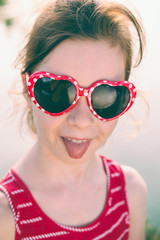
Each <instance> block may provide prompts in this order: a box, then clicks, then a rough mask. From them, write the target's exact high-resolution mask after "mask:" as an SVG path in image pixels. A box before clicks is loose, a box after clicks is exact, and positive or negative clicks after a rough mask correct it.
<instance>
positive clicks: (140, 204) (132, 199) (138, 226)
mask: <svg viewBox="0 0 160 240" xmlns="http://www.w3.org/2000/svg"><path fill="white" fill-rule="evenodd" d="M122 170H123V172H124V176H125V181H126V188H127V194H128V203H129V210H130V237H129V240H134V239H136V240H143V239H145V220H146V201H147V186H146V183H145V181H144V179H143V178H142V176H141V175H140V174H139V173H138V172H137V170H135V169H134V168H132V167H128V166H122Z"/></svg>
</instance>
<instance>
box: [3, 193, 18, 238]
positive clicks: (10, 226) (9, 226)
mask: <svg viewBox="0 0 160 240" xmlns="http://www.w3.org/2000/svg"><path fill="white" fill-rule="evenodd" d="M0 239H5V240H14V239H15V224H14V217H13V214H12V211H11V209H10V207H9V203H8V200H7V198H6V196H5V195H4V194H3V193H2V192H1V191H0Z"/></svg>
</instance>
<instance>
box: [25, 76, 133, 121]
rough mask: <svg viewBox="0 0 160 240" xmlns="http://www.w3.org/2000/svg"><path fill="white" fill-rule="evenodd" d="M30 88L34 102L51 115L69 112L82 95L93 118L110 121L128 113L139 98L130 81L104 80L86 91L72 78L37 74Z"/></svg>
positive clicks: (30, 82)
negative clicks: (136, 98)
mask: <svg viewBox="0 0 160 240" xmlns="http://www.w3.org/2000/svg"><path fill="white" fill-rule="evenodd" d="M27 85H28V92H29V95H30V97H31V99H32V101H33V103H34V104H35V105H36V106H37V107H38V108H39V109H40V110H41V111H43V112H44V113H47V114H49V115H51V116H57V115H61V114H64V113H66V112H68V111H69V110H70V109H72V108H73V107H74V106H75V105H76V103H77V102H78V100H79V99H80V97H81V96H86V98H87V102H88V106H89V109H90V110H91V112H92V113H93V115H94V116H96V117H97V118H98V119H100V120H102V121H109V120H113V119H116V118H118V117H119V116H121V115H122V114H124V113H125V112H126V111H127V110H128V109H129V108H130V107H131V106H132V104H133V102H134V101H135V97H136V88H135V86H134V85H133V84H132V83H129V82H127V81H117V82H113V81H108V80H100V81H97V82H95V83H93V84H92V85H91V86H90V87H89V88H83V87H80V86H79V85H78V83H77V81H76V80H75V79H73V78H72V77H69V76H63V75H60V76H59V75H58V76H57V75H54V74H52V73H49V72H35V73H33V74H32V75H31V76H30V77H29V79H28V82H27Z"/></svg>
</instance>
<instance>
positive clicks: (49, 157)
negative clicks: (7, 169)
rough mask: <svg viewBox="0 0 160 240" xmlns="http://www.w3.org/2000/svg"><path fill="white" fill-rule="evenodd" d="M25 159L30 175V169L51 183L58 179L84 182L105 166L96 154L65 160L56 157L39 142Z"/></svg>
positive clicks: (69, 181)
mask: <svg viewBox="0 0 160 240" xmlns="http://www.w3.org/2000/svg"><path fill="white" fill-rule="evenodd" d="M24 161H25V165H26V168H25V171H26V169H28V175H30V171H33V172H34V176H35V178H36V179H39V176H41V179H42V178H43V179H44V178H45V179H46V180H48V181H49V182H50V183H52V182H55V181H58V182H61V183H64V184H65V183H66V184H67V183H70V184H72V183H74V184H76V183H79V184H82V183H84V182H86V181H87V180H88V179H93V178H95V176H98V175H99V171H101V170H102V167H103V166H102V165H103V164H102V162H101V161H99V157H98V156H97V155H96V154H94V155H93V156H91V157H90V158H87V159H86V158H83V159H78V160H77V159H69V158H68V159H67V160H66V161H64V160H63V159H58V158H56V157H55V155H54V154H53V153H51V151H49V150H48V148H46V147H45V146H44V145H41V144H39V143H38V142H37V143H36V144H35V145H34V147H33V148H32V149H31V151H30V153H29V155H28V156H26V159H25V160H24ZM24 161H23V164H22V165H23V166H24ZM31 169H32V170H31Z"/></svg>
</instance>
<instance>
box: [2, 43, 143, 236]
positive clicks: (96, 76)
mask: <svg viewBox="0 0 160 240" xmlns="http://www.w3.org/2000/svg"><path fill="white" fill-rule="evenodd" d="M124 69H125V60H124V57H123V53H122V52H121V49H120V48H119V46H115V47H111V46H110V44H109V43H108V42H107V41H102V40H101V41H96V40H75V39H68V40H65V41H64V42H62V43H61V44H59V45H58V46H57V47H56V49H54V50H53V51H52V52H51V53H50V54H49V55H48V56H47V57H46V58H45V59H44V60H43V62H41V64H39V65H38V66H37V67H36V69H35V71H48V72H51V73H54V74H57V75H58V74H61V75H69V76H72V77H73V78H75V79H76V80H77V82H78V83H79V85H80V86H82V87H89V86H90V85H91V84H92V83H94V82H95V81H98V80H101V79H108V80H110V81H121V80H124V76H125V72H124ZM25 98H26V100H27V102H28V105H29V107H30V108H32V110H33V115H34V121H35V125H36V128H37V133H38V136H37V142H36V143H35V145H34V146H33V148H32V149H31V150H30V151H29V152H28V153H27V154H26V156H25V157H24V158H23V159H21V160H20V161H19V162H18V163H17V164H16V166H14V170H15V171H16V172H17V173H18V175H19V176H20V177H21V178H22V180H23V181H24V182H25V183H26V185H27V186H28V188H29V189H30V191H31V192H32V195H33V196H34V198H35V199H36V201H37V202H38V204H39V205H40V207H41V208H42V209H43V211H44V212H45V213H46V214H47V215H48V216H49V217H50V218H51V219H54V220H56V221H58V222H60V223H63V224H66V225H71V226H84V225H86V224H89V223H91V222H92V221H93V220H95V219H96V218H97V217H98V216H99V215H100V213H101V212H102V210H103V208H104V205H105V201H106V195H107V176H106V172H105V170H104V168H103V164H102V162H101V161H100V160H99V157H98V156H97V154H96V150H97V149H98V148H99V147H100V146H101V145H103V144H104V143H105V142H106V140H107V139H108V138H109V136H110V135H111V133H112V132H113V130H114V128H115V127H116V124H117V121H118V120H113V121H108V122H103V121H100V120H99V119H97V118H96V117H95V116H93V114H92V113H91V112H90V110H89V108H88V105H87V101H86V99H85V97H81V98H80V100H79V102H78V103H77V105H76V106H75V107H74V108H73V109H72V110H71V111H69V112H68V113H66V114H64V115H61V116H57V117H51V116H49V115H47V114H44V113H43V112H41V111H40V110H39V109H38V108H37V107H36V106H35V105H34V104H33V103H31V101H30V98H29V96H28V95H27V94H25ZM61 137H70V138H74V139H90V140H91V142H90V145H89V147H88V149H87V151H86V152H85V154H84V155H83V157H81V158H78V159H74V158H71V157H70V156H69V155H68V152H67V150H66V148H65V145H64V143H63V141H62V138H61ZM122 168H123V171H124V175H125V179H126V185H127V191H128V199H129V208H130V216H131V230H130V237H129V240H135V239H136V240H143V239H144V222H145V206H146V185H145V183H144V181H143V179H142V178H141V176H140V175H139V174H138V173H137V172H136V171H135V170H134V169H132V168H130V167H127V166H122ZM93 186H94V187H93ZM95 196H96V199H95ZM46 202H47V203H48V204H47V205H46ZM91 202H92V204H90V203H91ZM73 203H74V204H73ZM50 206H52V208H50ZM68 209H69V211H68ZM62 213H63V214H62ZM4 219H5V221H4ZM0 226H3V227H0V239H5V240H13V239H14V231H15V229H14V228H15V227H14V219H13V216H12V213H11V210H10V208H9V205H8V201H7V199H6V197H5V196H4V195H3V194H2V193H0ZM6 229H7V230H6ZM8 229H9V231H8Z"/></svg>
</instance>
